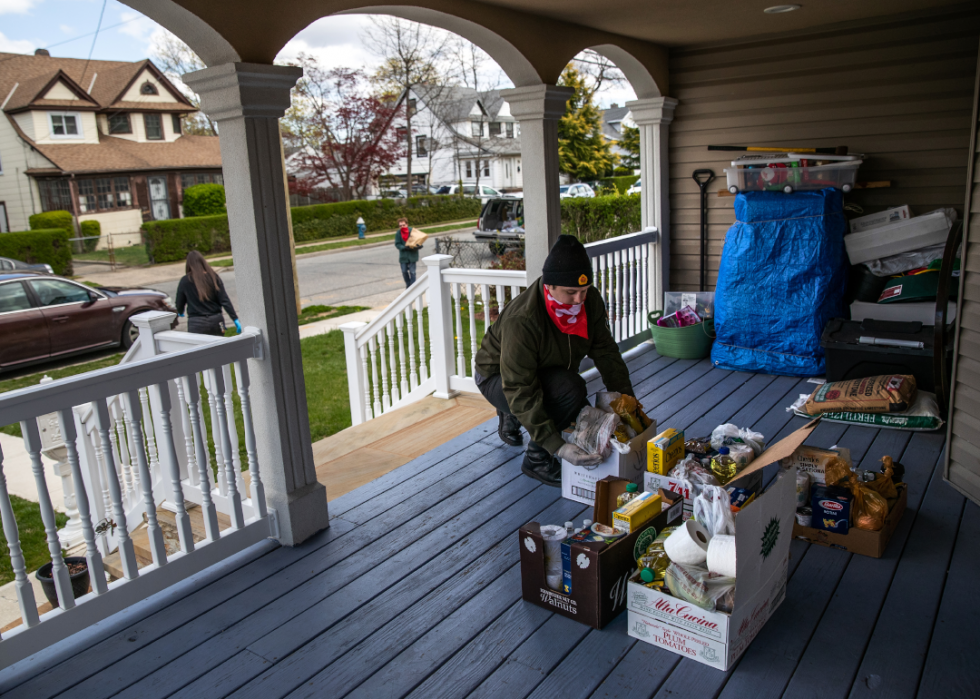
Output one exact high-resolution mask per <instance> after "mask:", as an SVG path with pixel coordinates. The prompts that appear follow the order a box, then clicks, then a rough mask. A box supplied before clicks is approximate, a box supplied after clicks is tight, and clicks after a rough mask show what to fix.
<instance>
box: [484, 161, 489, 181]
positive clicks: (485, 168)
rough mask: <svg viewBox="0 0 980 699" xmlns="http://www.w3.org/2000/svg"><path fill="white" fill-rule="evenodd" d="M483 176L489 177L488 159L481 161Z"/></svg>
mask: <svg viewBox="0 0 980 699" xmlns="http://www.w3.org/2000/svg"><path fill="white" fill-rule="evenodd" d="M483 176H484V177H490V161H489V160H484V161H483Z"/></svg>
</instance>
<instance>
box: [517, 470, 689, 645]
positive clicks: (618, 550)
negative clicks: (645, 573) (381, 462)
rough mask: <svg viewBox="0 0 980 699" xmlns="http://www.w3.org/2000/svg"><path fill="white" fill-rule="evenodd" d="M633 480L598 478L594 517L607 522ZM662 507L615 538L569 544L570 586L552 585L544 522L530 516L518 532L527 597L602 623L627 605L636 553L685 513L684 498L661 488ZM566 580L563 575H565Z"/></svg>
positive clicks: (569, 614) (571, 615)
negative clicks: (548, 576)
mask: <svg viewBox="0 0 980 699" xmlns="http://www.w3.org/2000/svg"><path fill="white" fill-rule="evenodd" d="M630 482H632V481H628V480H625V479H622V478H616V477H611V476H610V477H606V478H604V479H602V480H600V481H598V482H597V483H596V487H597V489H598V494H599V497H598V498H597V500H596V504H595V506H594V507H593V515H592V516H593V521H595V522H601V523H603V524H607V525H609V524H610V523H611V522H612V513H613V510H615V509H616V498H617V497H618V496H619V495H620V494H622V493H625V492H626V485H627V483H630ZM660 497H661V498H662V501H663V509H662V510H661V512H660V514H659V515H657V516H656V517H654V518H653V519H651V520H649V521H648V522H647V523H646V524H645V525H643V526H641V527H640V528H639V529H638V530H637V531H635V532H633V533H632V534H628V535H626V536H624V537H621V538H619V539H617V540H615V541H614V542H613V543H611V544H606V543H602V542H587V543H574V544H572V545H571V560H572V562H573V564H572V566H571V581H570V585H569V587H570V588H571V592H570V593H569V594H564V593H563V592H562V591H561V590H552V589H551V588H550V587H548V584H547V581H546V579H545V570H544V540H543V539H542V538H541V525H540V524H539V523H538V522H528V523H527V524H525V525H524V526H523V527H521V529H520V531H519V532H518V536H519V538H520V550H521V589H522V594H523V597H524V599H525V600H526V601H528V602H532V603H534V604H536V605H538V606H539V607H544V608H545V609H548V610H550V611H553V612H556V613H558V614H561V615H562V616H567V617H568V618H570V619H575V620H576V621H580V622H582V623H583V624H587V625H589V626H591V627H592V628H594V629H601V628H602V627H603V626H605V625H606V624H608V623H609V622H610V621H612V620H613V619H614V618H615V617H616V616H617V615H618V614H619V613H620V612H622V611H623V609H625V608H626V580H627V578H629V576H630V575H631V574H632V573H633V571H634V570H636V559H637V558H638V557H639V555H640V554H641V553H643V552H644V551H646V547H647V546H649V545H650V542H651V541H653V540H654V539H655V538H656V536H657V532H659V531H660V530H661V529H663V528H664V527H666V526H667V525H668V524H670V523H671V522H673V521H675V520H679V519H680V516H681V499H680V497H678V496H677V495H676V494H674V493H666V492H660ZM563 582H564V581H563Z"/></svg>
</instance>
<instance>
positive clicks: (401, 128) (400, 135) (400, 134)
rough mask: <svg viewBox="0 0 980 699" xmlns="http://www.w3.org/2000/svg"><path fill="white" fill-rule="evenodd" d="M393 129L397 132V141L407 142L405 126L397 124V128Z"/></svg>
mask: <svg viewBox="0 0 980 699" xmlns="http://www.w3.org/2000/svg"><path fill="white" fill-rule="evenodd" d="M395 131H396V132H397V133H398V140H399V141H405V143H408V129H407V128H405V127H404V126H399V127H398V128H397V129H395Z"/></svg>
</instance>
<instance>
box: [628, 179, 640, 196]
mask: <svg viewBox="0 0 980 699" xmlns="http://www.w3.org/2000/svg"><path fill="white" fill-rule="evenodd" d="M640 182H642V180H637V181H636V182H634V183H633V184H631V185H630V187H629V189H627V190H626V193H627V194H639V193H640Z"/></svg>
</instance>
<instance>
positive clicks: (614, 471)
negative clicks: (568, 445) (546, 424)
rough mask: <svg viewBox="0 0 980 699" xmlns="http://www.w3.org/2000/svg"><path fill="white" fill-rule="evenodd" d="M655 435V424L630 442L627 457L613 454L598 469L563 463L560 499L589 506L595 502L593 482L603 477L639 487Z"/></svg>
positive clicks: (566, 436)
mask: <svg viewBox="0 0 980 699" xmlns="http://www.w3.org/2000/svg"><path fill="white" fill-rule="evenodd" d="M655 434H657V423H656V421H654V422H652V423H651V424H650V426H649V427H648V428H646V429H645V430H643V432H641V433H640V434H638V435H637V436H636V437H634V438H633V439H631V440H630V450H629V452H628V453H626V454H619V453H617V452H615V451H614V452H613V453H612V454H610V455H609V458H608V459H606V460H605V461H603V462H602V463H601V464H599V465H598V466H575V465H574V464H571V463H569V462H568V461H565V460H564V459H562V462H561V496H562V497H563V498H566V499H568V500H574V501H575V502H580V503H582V504H584V505H591V504H592V503H593V502H594V500H595V484H596V482H597V481H600V480H602V479H603V478H605V477H606V476H616V477H618V478H625V479H626V480H628V481H632V482H633V483H636V485H637V486H642V485H643V474H644V473H645V472H646V470H647V442H648V441H649V440H650V438H651V437H653V435H655ZM564 437H565V439H566V440H567V439H568V437H569V433H567V432H566V433H564ZM614 509H615V508H614Z"/></svg>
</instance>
